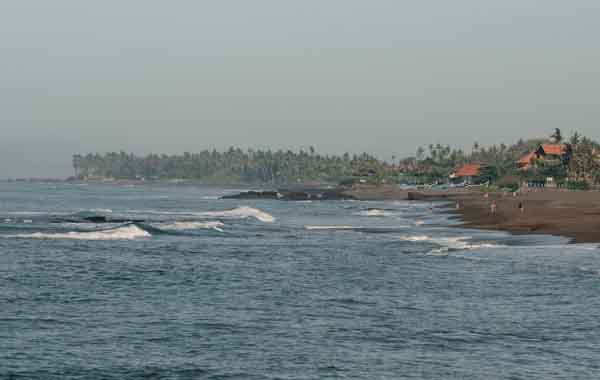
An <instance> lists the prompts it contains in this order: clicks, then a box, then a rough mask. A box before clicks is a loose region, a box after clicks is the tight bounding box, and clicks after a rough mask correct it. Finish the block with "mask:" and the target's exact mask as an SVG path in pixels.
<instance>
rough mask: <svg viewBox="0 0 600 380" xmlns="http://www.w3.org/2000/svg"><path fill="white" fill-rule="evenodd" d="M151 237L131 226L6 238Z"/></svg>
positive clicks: (107, 238)
mask: <svg viewBox="0 0 600 380" xmlns="http://www.w3.org/2000/svg"><path fill="white" fill-rule="evenodd" d="M151 236H152V235H151V234H150V233H149V232H148V231H144V230H143V229H141V228H139V227H138V226H136V225H133V224H132V225H127V226H122V227H119V228H115V229H110V230H102V231H89V232H79V231H71V232H65V233H44V232H35V233H31V234H18V235H8V236H7V237H11V238H17V239H72V240H133V239H138V238H145V237H151Z"/></svg>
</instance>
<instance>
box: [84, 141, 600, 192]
mask: <svg viewBox="0 0 600 380" xmlns="http://www.w3.org/2000/svg"><path fill="white" fill-rule="evenodd" d="M550 141H553V142H555V143H564V144H565V146H566V151H565V154H563V155H562V156H561V157H558V158H554V159H544V160H538V161H536V163H535V165H533V166H532V167H531V168H530V169H529V170H527V171H523V170H519V167H518V165H517V161H518V160H519V159H520V158H521V157H522V156H523V155H525V154H527V153H529V152H532V151H533V150H535V149H537V148H538V147H539V146H540V145H541V144H543V143H548V142H550ZM599 152H600V145H599V144H598V143H597V142H594V141H592V140H590V139H588V138H586V137H582V136H581V135H579V134H577V133H575V134H574V135H573V136H571V138H570V139H568V140H567V141H564V140H563V137H562V134H561V132H560V130H558V129H557V130H555V131H554V133H553V134H552V135H551V136H550V139H530V140H519V141H518V142H517V143H515V144H513V145H510V146H508V145H505V144H500V145H492V146H490V147H487V148H486V147H481V146H480V145H479V144H478V143H474V144H473V147H472V148H471V149H470V151H469V152H465V151H464V150H462V149H453V148H451V147H450V146H448V145H441V144H430V145H429V146H428V147H427V148H422V147H420V148H418V149H417V151H416V154H415V155H414V156H413V157H408V158H405V159H401V160H396V158H395V157H393V159H392V163H391V164H388V163H387V162H385V161H382V160H379V159H377V158H376V157H374V156H372V155H370V154H367V153H363V154H361V155H350V154H348V153H346V154H344V155H341V156H339V155H321V154H318V153H317V152H316V151H315V149H314V148H312V147H311V148H310V149H309V151H308V152H307V151H303V150H300V151H299V152H293V151H281V150H278V151H271V150H266V151H265V150H247V151H243V150H241V149H239V148H230V149H229V150H227V151H225V152H218V151H215V150H212V151H208V150H205V151H203V152H200V153H184V154H183V155H165V154H163V155H157V154H150V155H147V156H143V157H140V156H136V155H133V154H129V153H125V152H120V153H114V152H113V153H106V154H102V155H101V154H87V155H85V156H83V155H75V156H73V167H74V169H75V177H76V178H78V179H145V180H165V179H167V180H170V179H182V180H198V181H202V182H205V183H219V184H225V183H271V184H292V183H306V182H330V183H333V182H341V183H344V184H351V183H354V182H356V181H358V180H361V181H363V182H368V183H382V182H400V183H424V184H425V183H445V182H447V181H448V176H449V174H450V173H452V172H453V171H454V170H456V169H457V168H458V167H460V166H462V165H464V164H466V163H478V164H481V165H483V170H482V172H481V175H480V179H479V181H480V182H488V181H489V182H492V183H496V184H499V185H502V186H504V187H512V186H514V185H515V184H518V183H519V182H521V181H523V180H534V181H543V180H545V179H546V178H548V177H552V178H555V179H556V181H557V182H559V183H565V184H566V183H567V182H569V183H570V184H571V185H570V187H581V186H580V185H574V183H579V182H581V181H585V182H588V183H598V182H600V155H598V153H599Z"/></svg>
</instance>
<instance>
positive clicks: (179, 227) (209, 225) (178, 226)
mask: <svg viewBox="0 0 600 380" xmlns="http://www.w3.org/2000/svg"><path fill="white" fill-rule="evenodd" d="M156 227H158V228H160V229H163V230H167V231H186V230H198V229H207V230H215V231H219V232H223V227H225V224H224V223H222V222H219V221H216V222H173V223H165V224H160V225H158V226H156Z"/></svg>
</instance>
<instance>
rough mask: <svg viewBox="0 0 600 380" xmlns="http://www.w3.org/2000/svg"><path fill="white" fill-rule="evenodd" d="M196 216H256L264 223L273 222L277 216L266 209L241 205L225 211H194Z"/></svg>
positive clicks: (244, 217) (242, 217)
mask: <svg viewBox="0 0 600 380" xmlns="http://www.w3.org/2000/svg"><path fill="white" fill-rule="evenodd" d="M194 215H196V216H201V217H211V218H234V219H246V218H255V219H257V220H260V221H261V222H264V223H273V222H274V221H275V217H274V216H273V215H271V214H267V213H266V212H264V211H261V210H259V209H256V208H253V207H249V206H241V207H238V208H234V209H232V210H224V211H205V212H198V213H194Z"/></svg>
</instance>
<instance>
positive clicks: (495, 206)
mask: <svg viewBox="0 0 600 380" xmlns="http://www.w3.org/2000/svg"><path fill="white" fill-rule="evenodd" d="M497 210H498V205H497V204H496V201H492V204H491V205H490V211H491V212H492V215H496V211H497Z"/></svg>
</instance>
